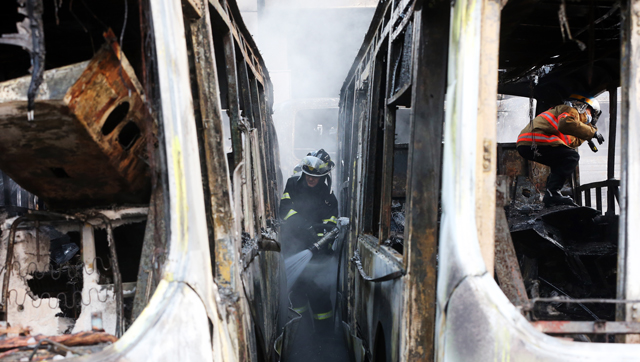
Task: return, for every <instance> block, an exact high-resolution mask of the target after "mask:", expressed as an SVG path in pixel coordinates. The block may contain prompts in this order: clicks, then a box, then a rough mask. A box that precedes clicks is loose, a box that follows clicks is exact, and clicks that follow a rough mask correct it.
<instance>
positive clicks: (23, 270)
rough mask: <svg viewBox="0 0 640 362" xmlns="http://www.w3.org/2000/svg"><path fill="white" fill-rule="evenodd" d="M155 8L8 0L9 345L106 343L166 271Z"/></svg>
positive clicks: (2, 219) (2, 39) (3, 89)
mask: <svg viewBox="0 0 640 362" xmlns="http://www.w3.org/2000/svg"><path fill="white" fill-rule="evenodd" d="M148 9H149V4H148V2H147V1H144V0H141V1H115V2H113V1H108V2H107V1H91V2H86V1H83V0H76V1H64V0H61V1H48V2H44V1H42V0H17V1H4V2H2V4H1V5H0V54H2V55H1V56H0V235H1V244H0V245H2V248H0V278H1V279H2V292H1V293H2V294H1V303H2V304H1V305H0V352H1V351H3V350H5V351H6V352H4V353H2V354H0V356H2V357H5V356H7V358H9V359H11V358H17V359H16V360H20V358H29V360H31V359H33V358H36V359H40V358H42V357H43V356H42V354H43V353H44V354H46V353H49V354H51V356H49V357H52V356H53V355H55V354H62V355H69V353H72V354H75V355H81V354H86V353H91V352H96V351H99V350H100V349H102V348H103V347H104V346H105V345H107V344H110V343H112V342H114V341H115V340H117V338H119V337H120V336H121V335H122V334H123V333H124V331H125V330H126V329H127V328H128V327H129V325H131V323H132V322H133V321H134V320H135V319H136V317H137V316H138V315H139V314H140V312H141V311H142V309H143V308H144V306H145V305H146V304H147V302H148V300H149V298H150V296H151V294H152V293H153V291H154V289H155V287H156V286H157V284H158V283H159V281H160V270H161V269H162V265H163V263H164V257H163V255H165V254H166V235H165V234H166V232H165V230H166V229H165V219H166V213H165V212H164V206H165V205H166V202H165V199H166V196H165V195H164V191H163V183H162V180H161V177H160V176H159V175H161V174H162V170H159V169H158V167H157V166H158V162H157V161H156V160H157V159H158V158H159V157H161V155H160V151H159V148H158V125H157V122H156V120H155V118H156V114H157V112H156V111H155V109H156V102H157V101H158V97H157V90H156V86H157V82H156V81H155V79H156V77H157V76H156V74H155V72H154V71H152V69H154V68H153V63H154V49H153V32H152V31H150V29H151V24H150V23H149V20H148V19H150V18H151V17H150V14H148V11H149V10H148ZM111 29H117V31H119V32H120V33H119V34H118V35H116V34H115V33H114V32H113V31H112V30H111ZM125 29H126V33H125V31H124V30H125ZM45 54H46V58H45ZM152 194H153V197H152ZM33 321H38V323H37V324H34V323H33ZM15 331H22V332H15ZM25 331H26V332H25ZM32 336H33V337H32ZM34 338H35V339H34ZM69 338H71V342H69ZM22 339H24V341H23V340H22ZM29 339H32V340H35V341H36V342H38V343H37V345H35V347H34V343H35V342H34V343H32V342H31V341H29V343H28V344H29V345H28V346H27V344H26V341H27V340H29ZM60 343H62V344H60ZM65 345H66V346H67V347H65ZM74 345H94V346H93V347H87V348H86V349H85V350H82V349H79V350H76V349H73V348H72V349H70V348H69V347H68V346H74ZM94 347H95V348H94ZM92 348H93V349H92ZM44 350H47V351H48V352H46V351H44ZM10 352H11V353H10ZM25 353H27V354H26V355H25Z"/></svg>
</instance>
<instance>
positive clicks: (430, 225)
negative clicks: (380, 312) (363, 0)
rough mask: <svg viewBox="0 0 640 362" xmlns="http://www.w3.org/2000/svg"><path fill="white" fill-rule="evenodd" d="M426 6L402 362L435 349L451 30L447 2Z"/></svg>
mask: <svg viewBox="0 0 640 362" xmlns="http://www.w3.org/2000/svg"><path fill="white" fill-rule="evenodd" d="M424 4H426V3H420V5H419V6H417V7H416V9H415V11H414V42H413V64H414V66H413V75H412V78H413V80H412V83H413V86H412V90H411V93H412V94H411V103H412V104H411V108H412V109H413V116H412V117H411V139H410V141H409V155H408V164H407V168H408V173H407V177H408V179H407V205H406V210H407V215H406V222H405V235H404V239H405V249H404V264H405V267H406V270H407V276H406V277H405V278H406V280H405V289H404V298H403V300H404V307H403V309H402V310H403V311H404V313H403V315H402V327H401V330H403V331H405V332H404V333H402V335H403V337H402V339H401V341H400V344H401V347H400V358H399V360H402V361H432V360H433V359H434V350H435V348H434V342H435V324H436V298H435V297H436V278H437V269H436V264H437V254H438V231H439V230H438V213H439V212H438V205H439V201H440V181H441V175H442V173H441V172H442V168H441V166H442V158H441V156H442V132H443V121H444V116H445V113H444V101H445V87H446V79H447V73H446V71H445V70H446V69H447V58H448V57H447V54H448V47H449V33H448V31H443V29H449V18H450V16H449V13H450V9H451V8H450V4H451V3H450V2H448V1H442V0H440V1H433V2H430V3H429V6H428V7H426V6H424ZM423 6H424V7H423Z"/></svg>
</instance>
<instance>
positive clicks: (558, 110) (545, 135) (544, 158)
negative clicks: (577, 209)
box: [517, 94, 604, 207]
mask: <svg viewBox="0 0 640 362" xmlns="http://www.w3.org/2000/svg"><path fill="white" fill-rule="evenodd" d="M600 113H601V110H600V104H599V103H598V101H597V100H596V99H595V98H593V97H589V96H583V95H580V94H572V95H571V96H570V97H569V98H568V99H567V100H566V101H565V102H564V104H561V105H559V106H556V107H553V108H550V109H549V110H547V111H546V112H543V113H541V114H539V115H538V116H537V117H536V118H535V119H534V120H533V121H532V122H530V123H529V124H528V125H527V126H526V127H525V128H524V129H523V130H522V131H521V132H520V135H519V136H518V144H517V148H518V153H520V155H521V156H522V157H524V158H526V159H527V160H531V161H535V162H538V163H541V164H543V165H547V166H549V167H551V174H550V175H549V177H548V178H547V190H546V191H545V193H544V199H543V201H544V204H545V206H547V207H549V206H554V205H575V204H574V202H573V200H572V199H571V198H570V197H568V196H563V195H562V194H561V193H560V190H561V189H562V186H564V182H565V180H566V179H567V178H568V177H569V176H571V174H572V173H573V172H574V171H575V169H576V166H578V161H580V155H579V154H578V152H577V151H576V148H577V147H578V146H580V145H581V144H582V143H583V142H584V141H589V144H590V146H591V149H592V150H593V151H594V152H596V151H597V148H596V147H595V146H594V145H593V143H592V142H591V139H592V138H595V139H597V140H598V143H600V144H602V142H604V138H603V137H602V135H600V134H599V133H598V130H597V128H596V127H595V124H596V122H597V120H598V117H599V116H600Z"/></svg>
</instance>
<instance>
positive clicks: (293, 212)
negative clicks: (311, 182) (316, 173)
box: [280, 174, 338, 252]
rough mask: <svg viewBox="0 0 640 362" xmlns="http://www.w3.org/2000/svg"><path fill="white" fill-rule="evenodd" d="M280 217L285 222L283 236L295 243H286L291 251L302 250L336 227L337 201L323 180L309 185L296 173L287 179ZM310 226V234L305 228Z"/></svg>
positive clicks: (302, 176)
mask: <svg viewBox="0 0 640 362" xmlns="http://www.w3.org/2000/svg"><path fill="white" fill-rule="evenodd" d="M280 217H281V218H282V220H283V221H284V224H283V230H282V231H283V238H284V239H292V238H293V239H296V242H295V243H296V245H291V244H290V245H289V246H290V248H292V249H295V250H291V251H293V252H297V251H300V250H304V249H307V248H309V247H311V246H312V245H313V243H314V242H316V241H317V239H318V238H320V237H322V236H323V235H324V232H325V231H327V232H328V231H330V230H332V229H333V228H334V227H336V224H337V222H338V200H337V199H336V197H335V195H334V194H333V192H332V191H331V189H329V186H327V185H326V184H325V183H324V179H323V180H321V181H320V182H318V184H317V185H316V186H315V187H309V186H308V185H307V183H306V182H305V179H304V174H300V175H295V176H292V177H290V178H289V180H287V185H286V186H285V189H284V193H283V195H282V199H281V200H280ZM310 227H312V230H313V233H312V232H311V231H309V230H308V229H309V228H310ZM314 236H315V237H314ZM283 242H285V243H286V242H287V240H283Z"/></svg>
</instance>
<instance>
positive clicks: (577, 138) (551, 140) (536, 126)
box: [517, 104, 596, 148]
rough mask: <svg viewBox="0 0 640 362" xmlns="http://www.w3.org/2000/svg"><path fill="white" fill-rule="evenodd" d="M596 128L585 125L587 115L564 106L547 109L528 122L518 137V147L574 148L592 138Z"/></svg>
mask: <svg viewBox="0 0 640 362" xmlns="http://www.w3.org/2000/svg"><path fill="white" fill-rule="evenodd" d="M595 133H596V128H595V127H593V126H591V125H589V124H587V115H586V114H579V113H578V111H577V110H576V109H575V108H573V107H571V106H567V105H564V104H561V105H559V106H555V107H553V108H549V110H547V111H546V112H542V113H540V114H539V115H538V116H537V117H536V118H534V119H533V122H529V123H528V124H527V125H526V126H525V127H524V129H523V130H522V131H520V135H518V144H517V145H518V146H523V145H531V144H532V143H533V142H535V143H537V144H539V145H545V146H566V147H571V148H576V147H578V146H580V145H581V144H582V142H584V141H585V140H589V139H591V138H593V136H594V134H595Z"/></svg>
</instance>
